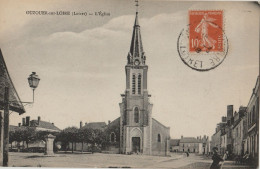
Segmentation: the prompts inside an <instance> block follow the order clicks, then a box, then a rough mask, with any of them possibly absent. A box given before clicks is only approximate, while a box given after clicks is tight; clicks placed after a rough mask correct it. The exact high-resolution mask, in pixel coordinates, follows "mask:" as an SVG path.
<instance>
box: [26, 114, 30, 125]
mask: <svg viewBox="0 0 260 169" xmlns="http://www.w3.org/2000/svg"><path fill="white" fill-rule="evenodd" d="M26 126H30V116H26Z"/></svg>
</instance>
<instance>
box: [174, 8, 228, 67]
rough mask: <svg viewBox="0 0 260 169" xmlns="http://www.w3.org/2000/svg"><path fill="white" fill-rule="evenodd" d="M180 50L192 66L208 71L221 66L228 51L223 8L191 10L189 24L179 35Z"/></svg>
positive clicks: (181, 54) (183, 58) (182, 57)
mask: <svg viewBox="0 0 260 169" xmlns="http://www.w3.org/2000/svg"><path fill="white" fill-rule="evenodd" d="M177 45H178V46H177V47H178V52H179V55H180V57H181V59H182V61H183V62H184V63H185V64H186V65H187V66H189V67H190V68H192V69H194V70H198V71H208V70H211V69H214V68H216V67H217V66H219V65H220V64H221V63H222V62H223V61H224V59H225V57H226V55H227V52H228V40H227V37H226V35H225V32H224V24H223V11H222V10H191V11H189V24H188V26H187V27H186V28H185V29H183V30H182V31H181V33H180V35H179V37H178V43H177Z"/></svg>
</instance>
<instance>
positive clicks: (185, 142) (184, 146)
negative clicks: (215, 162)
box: [178, 135, 210, 154]
mask: <svg viewBox="0 0 260 169" xmlns="http://www.w3.org/2000/svg"><path fill="white" fill-rule="evenodd" d="M178 152H189V153H199V154H208V153H209V152H210V144H209V137H207V136H206V135H204V137H201V136H199V137H197V138H195V137H183V136H182V137H181V139H180V141H179V151H178Z"/></svg>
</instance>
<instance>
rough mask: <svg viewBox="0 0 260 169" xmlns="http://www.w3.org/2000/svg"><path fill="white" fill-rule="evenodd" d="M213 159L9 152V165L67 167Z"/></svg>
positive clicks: (191, 164) (187, 168) (184, 168)
mask: <svg viewBox="0 0 260 169" xmlns="http://www.w3.org/2000/svg"><path fill="white" fill-rule="evenodd" d="M211 162H212V160H211V159H210V158H207V157H202V156H199V155H195V154H190V156H189V157H186V156H184V155H182V154H171V157H160V156H145V155H121V154H101V153H94V154H81V153H74V154H71V153H67V154H55V155H54V156H45V155H43V154H42V153H14V152H10V162H9V166H10V167H66V168H70V167H73V168H96V167H97V168H176V169H177V168H178V169H193V168H195V169H208V168H209V167H210V164H211ZM229 168H234V169H252V168H253V167H249V166H244V165H236V164H234V163H233V162H232V161H226V162H225V163H224V166H223V169H229Z"/></svg>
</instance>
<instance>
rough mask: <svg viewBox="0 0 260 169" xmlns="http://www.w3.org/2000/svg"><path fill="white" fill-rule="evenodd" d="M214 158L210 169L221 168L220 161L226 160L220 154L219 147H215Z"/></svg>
mask: <svg viewBox="0 0 260 169" xmlns="http://www.w3.org/2000/svg"><path fill="white" fill-rule="evenodd" d="M212 160H213V162H212V164H211V166H210V169H220V167H221V165H220V164H219V162H221V161H224V160H223V159H222V158H221V157H220V155H219V154H218V148H217V147H213V156H212Z"/></svg>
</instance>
